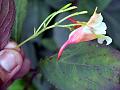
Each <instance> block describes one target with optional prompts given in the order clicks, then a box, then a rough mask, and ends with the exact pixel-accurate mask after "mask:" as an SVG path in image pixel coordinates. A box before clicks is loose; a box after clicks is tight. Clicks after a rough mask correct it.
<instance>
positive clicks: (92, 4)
mask: <svg viewBox="0 0 120 90" xmlns="http://www.w3.org/2000/svg"><path fill="white" fill-rule="evenodd" d="M111 1H112V0H92V1H91V0H79V1H78V2H77V5H78V10H79V11H81V10H87V11H88V12H89V13H88V14H89V15H92V14H93V12H94V10H95V8H96V7H98V11H100V12H102V11H103V10H104V9H105V8H106V7H107V6H108V5H109V3H110V2H111Z"/></svg>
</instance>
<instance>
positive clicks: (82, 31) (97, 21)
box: [57, 8, 112, 60]
mask: <svg viewBox="0 0 120 90" xmlns="http://www.w3.org/2000/svg"><path fill="white" fill-rule="evenodd" d="M96 11H97V8H96V9H95V11H94V13H93V15H92V16H91V18H90V19H89V21H88V22H87V23H86V24H85V25H82V26H81V27H79V28H77V29H75V30H74V31H72V32H71V33H70V35H69V38H68V40H67V41H66V42H65V43H64V44H63V46H62V47H61V48H60V50H59V53H58V58H57V59H58V60H59V59H60V57H61V55H62V53H63V50H64V49H65V48H66V47H67V46H68V45H69V44H77V43H80V42H85V41H90V40H94V39H98V43H100V44H102V43H103V41H105V40H106V42H107V43H106V45H109V44H110V43H111V42H112V39H111V38H110V37H109V36H105V34H106V29H107V26H106V24H105V23H104V22H103V17H102V15H101V13H96ZM78 23H79V22H78Z"/></svg>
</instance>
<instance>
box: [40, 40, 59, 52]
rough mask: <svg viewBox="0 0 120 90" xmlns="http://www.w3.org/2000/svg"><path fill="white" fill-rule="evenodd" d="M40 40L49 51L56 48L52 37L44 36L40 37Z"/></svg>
mask: <svg viewBox="0 0 120 90" xmlns="http://www.w3.org/2000/svg"><path fill="white" fill-rule="evenodd" d="M41 42H42V44H43V45H44V46H45V47H46V48H47V49H48V50H50V51H55V50H56V49H57V45H56V43H55V41H54V40H53V39H50V38H45V39H42V40H41Z"/></svg>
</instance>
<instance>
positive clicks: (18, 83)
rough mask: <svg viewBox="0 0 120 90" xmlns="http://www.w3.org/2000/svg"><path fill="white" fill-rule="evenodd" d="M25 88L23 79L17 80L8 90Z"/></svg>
mask: <svg viewBox="0 0 120 90" xmlns="http://www.w3.org/2000/svg"><path fill="white" fill-rule="evenodd" d="M23 89H24V81H23V80H16V81H15V82H14V83H13V84H12V85H11V86H10V87H9V88H8V90H23Z"/></svg>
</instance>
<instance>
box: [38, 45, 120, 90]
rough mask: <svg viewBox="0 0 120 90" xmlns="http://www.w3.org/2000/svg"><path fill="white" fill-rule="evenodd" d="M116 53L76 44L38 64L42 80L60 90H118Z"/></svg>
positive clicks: (95, 46)
mask: <svg viewBox="0 0 120 90" xmlns="http://www.w3.org/2000/svg"><path fill="white" fill-rule="evenodd" d="M119 55H120V52H118V51H115V50H113V49H112V48H107V47H105V46H102V47H100V46H98V45H95V44H93V45H88V44H87V43H80V44H77V45H71V46H70V47H69V48H68V49H67V50H65V52H64V53H63V55H62V58H61V59H60V61H58V62H57V61H56V58H57V55H54V56H53V57H51V58H47V59H45V60H42V61H41V63H40V68H41V70H42V72H43V75H44V77H45V78H46V79H47V80H48V81H50V83H52V84H53V85H55V86H56V87H57V88H59V89H60V90H119V89H120V85H119V74H120V71H119V70H120V61H119V57H118V56H119Z"/></svg>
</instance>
